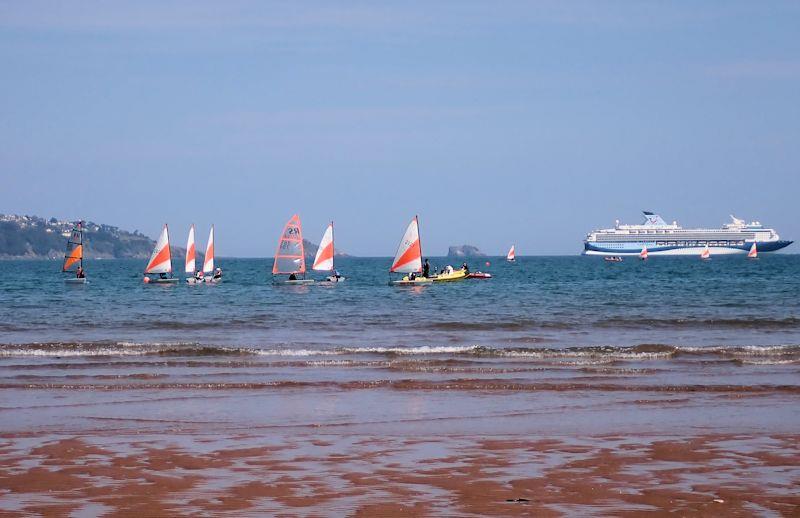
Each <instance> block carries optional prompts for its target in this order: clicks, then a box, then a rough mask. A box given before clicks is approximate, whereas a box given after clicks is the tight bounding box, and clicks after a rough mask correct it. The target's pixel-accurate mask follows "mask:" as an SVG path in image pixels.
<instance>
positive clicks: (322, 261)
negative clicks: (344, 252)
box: [311, 221, 334, 272]
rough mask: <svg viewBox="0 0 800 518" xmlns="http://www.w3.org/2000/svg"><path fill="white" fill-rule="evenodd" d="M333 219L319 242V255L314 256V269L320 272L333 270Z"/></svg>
mask: <svg viewBox="0 0 800 518" xmlns="http://www.w3.org/2000/svg"><path fill="white" fill-rule="evenodd" d="M333 251H334V250H333V221H331V224H330V225H328V228H326V229H325V233H324V234H322V241H320V242H319V248H317V255H316V256H315V257H314V265H313V266H312V267H311V269H312V270H317V271H320V272H330V271H332V270H333Z"/></svg>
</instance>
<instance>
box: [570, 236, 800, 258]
mask: <svg viewBox="0 0 800 518" xmlns="http://www.w3.org/2000/svg"><path fill="white" fill-rule="evenodd" d="M792 243H793V241H787V240H778V241H760V242H757V243H756V246H757V247H758V253H759V254H760V253H762V252H775V251H777V250H780V249H782V248H786V247H787V246H789V245H791V244H792ZM644 245H647V255H648V256H653V255H700V253H701V252H702V251H703V249H705V244H703V245H697V246H651V245H650V243H619V244H618V246H619V247H618V248H617V247H614V248H609V247H605V246H602V245H598V244H596V243H589V242H585V243H584V249H583V255H636V256H638V255H639V253H640V252H641V251H642V248H643V246H644ZM752 245H753V243H752V242H748V243H745V244H742V245H727V246H711V247H709V250H710V251H711V255H741V254H747V253H748V252H749V251H750V247H751V246H752Z"/></svg>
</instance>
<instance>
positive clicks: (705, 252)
mask: <svg viewBox="0 0 800 518" xmlns="http://www.w3.org/2000/svg"><path fill="white" fill-rule="evenodd" d="M700 259H711V250H710V249H709V248H708V245H706V247H705V248H704V249H703V251H702V252H700Z"/></svg>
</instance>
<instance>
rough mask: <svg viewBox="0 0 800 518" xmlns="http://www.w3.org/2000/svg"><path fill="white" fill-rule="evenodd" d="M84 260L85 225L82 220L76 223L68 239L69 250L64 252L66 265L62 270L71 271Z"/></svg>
mask: <svg viewBox="0 0 800 518" xmlns="http://www.w3.org/2000/svg"><path fill="white" fill-rule="evenodd" d="M82 262H83V227H82V226H81V222H80V221H79V222H78V223H76V224H75V226H74V227H73V228H72V232H71V233H70V236H69V239H68V240H67V250H66V251H65V252H64V266H63V267H62V268H61V271H63V272H66V271H69V269H70V268H72V267H73V266H75V264H78V265H79V266H80V265H81V263H82Z"/></svg>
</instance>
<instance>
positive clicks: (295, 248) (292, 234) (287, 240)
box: [272, 214, 306, 275]
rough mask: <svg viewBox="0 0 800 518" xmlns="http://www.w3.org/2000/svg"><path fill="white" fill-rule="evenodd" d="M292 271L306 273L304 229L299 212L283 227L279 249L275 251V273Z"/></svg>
mask: <svg viewBox="0 0 800 518" xmlns="http://www.w3.org/2000/svg"><path fill="white" fill-rule="evenodd" d="M292 273H306V258H305V248H304V247H303V230H302V226H301V225H300V216H298V215H297V214H295V215H294V216H292V219H290V220H289V221H288V222H287V223H286V226H285V227H283V233H282V234H281V238H280V240H279V241H278V249H277V250H276V251H275V263H274V264H273V265H272V274H273V275H276V274H292Z"/></svg>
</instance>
